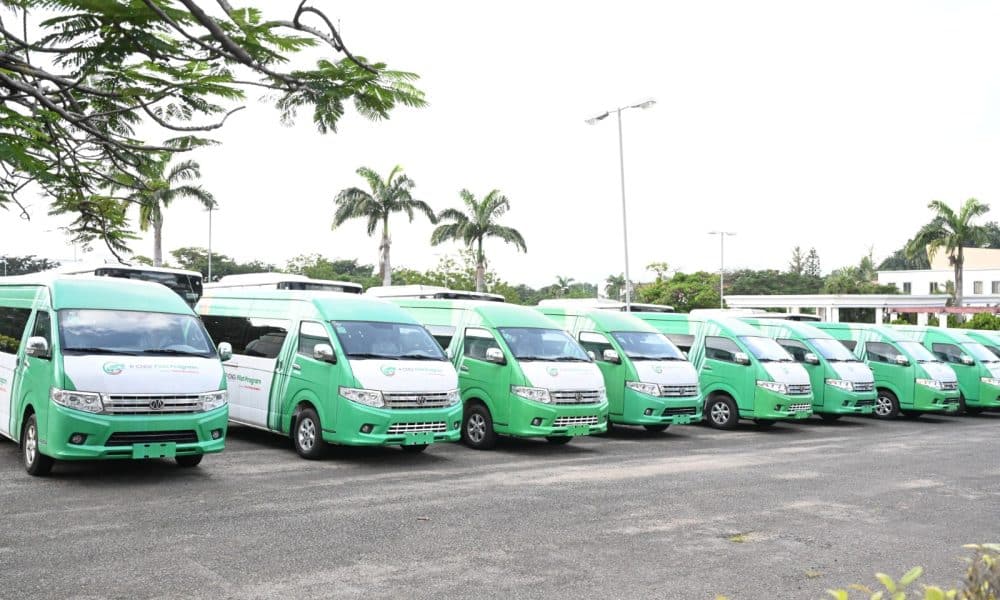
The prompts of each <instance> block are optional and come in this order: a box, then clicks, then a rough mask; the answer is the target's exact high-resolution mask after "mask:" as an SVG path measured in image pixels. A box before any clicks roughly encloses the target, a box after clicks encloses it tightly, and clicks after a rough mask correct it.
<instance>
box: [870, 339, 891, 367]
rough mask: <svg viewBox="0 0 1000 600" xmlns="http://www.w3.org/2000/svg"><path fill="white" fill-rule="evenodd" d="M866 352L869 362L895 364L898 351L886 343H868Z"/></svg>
mask: <svg viewBox="0 0 1000 600" xmlns="http://www.w3.org/2000/svg"><path fill="white" fill-rule="evenodd" d="M865 351H867V352H868V360H871V361H874V362H880V363H893V364H894V363H895V362H896V355H897V354H899V352H897V351H896V349H895V348H893V347H892V346H891V345H889V344H886V343H884V342H868V343H867V344H865Z"/></svg>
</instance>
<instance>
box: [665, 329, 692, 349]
mask: <svg viewBox="0 0 1000 600" xmlns="http://www.w3.org/2000/svg"><path fill="white" fill-rule="evenodd" d="M666 336H667V339H669V340H670V341H671V342H673V343H674V345H675V346H677V347H678V348H680V349H681V351H682V352H685V353H689V352H691V346H693V345H694V336H693V335H686V334H683V333H668V334H666Z"/></svg>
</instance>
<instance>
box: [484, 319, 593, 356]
mask: <svg viewBox="0 0 1000 600" xmlns="http://www.w3.org/2000/svg"><path fill="white" fill-rule="evenodd" d="M498 331H500V335H502V336H503V340H504V341H505V342H507V346H508V347H509V348H510V351H511V353H513V354H514V358H516V359H518V360H525V361H528V360H547V361H580V362H590V358H589V357H588V356H587V353H586V352H584V351H583V348H581V347H580V344H578V343H576V340H574V339H573V338H572V337H570V335H569V334H568V333H566V332H565V331H563V330H561V329H540V328H534V327H501V328H499V330H498Z"/></svg>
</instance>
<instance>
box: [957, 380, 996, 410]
mask: <svg viewBox="0 0 1000 600" xmlns="http://www.w3.org/2000/svg"><path fill="white" fill-rule="evenodd" d="M965 404H966V406H975V407H977V408H1000V387H997V386H995V385H992V384H989V383H983V382H982V381H980V382H979V396H978V397H976V398H970V397H969V396H966V398H965Z"/></svg>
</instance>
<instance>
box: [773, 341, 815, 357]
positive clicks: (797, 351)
mask: <svg viewBox="0 0 1000 600" xmlns="http://www.w3.org/2000/svg"><path fill="white" fill-rule="evenodd" d="M778 344H779V345H780V346H781V347H782V348H784V349H785V351H786V352H788V353H789V354H791V355H792V358H794V359H795V362H806V354H808V353H809V349H808V348H806V345H805V344H803V343H802V342H800V341H797V340H778Z"/></svg>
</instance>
